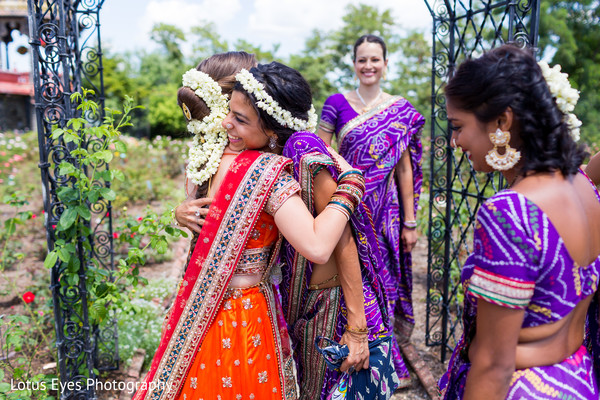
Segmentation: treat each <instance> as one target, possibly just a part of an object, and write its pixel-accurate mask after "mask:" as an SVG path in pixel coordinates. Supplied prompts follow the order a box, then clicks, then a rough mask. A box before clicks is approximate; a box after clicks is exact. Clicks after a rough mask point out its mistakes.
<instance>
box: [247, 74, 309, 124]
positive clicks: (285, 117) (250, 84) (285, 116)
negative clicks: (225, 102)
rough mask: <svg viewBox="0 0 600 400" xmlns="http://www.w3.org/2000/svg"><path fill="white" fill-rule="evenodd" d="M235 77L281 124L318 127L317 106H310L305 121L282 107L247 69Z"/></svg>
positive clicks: (257, 103)
mask: <svg viewBox="0 0 600 400" xmlns="http://www.w3.org/2000/svg"><path fill="white" fill-rule="evenodd" d="M235 79H236V80H237V81H238V82H240V83H241V84H242V87H243V88H244V90H245V91H246V92H248V93H252V94H253V95H254V97H255V98H256V100H257V101H256V106H257V107H258V108H261V109H263V110H264V111H265V112H266V113H267V114H269V115H270V116H271V117H273V119H274V120H275V121H277V122H278V123H279V124H280V125H281V126H283V127H286V128H290V129H293V130H295V131H310V132H315V130H316V129H317V118H318V117H317V114H316V113H315V107H314V106H313V105H311V106H310V110H309V111H308V120H307V121H305V120H303V119H300V118H295V117H293V116H292V113H291V112H289V111H288V110H284V109H283V108H281V106H280V105H279V103H278V102H276V101H275V100H274V99H273V98H272V97H271V96H270V95H269V94H268V93H267V92H266V90H265V87H264V86H263V84H262V83H260V82H259V81H257V80H256V78H255V77H254V76H253V75H252V74H251V73H250V72H248V71H247V70H245V69H242V70H241V71H240V72H239V73H238V74H237V75H236V76H235Z"/></svg>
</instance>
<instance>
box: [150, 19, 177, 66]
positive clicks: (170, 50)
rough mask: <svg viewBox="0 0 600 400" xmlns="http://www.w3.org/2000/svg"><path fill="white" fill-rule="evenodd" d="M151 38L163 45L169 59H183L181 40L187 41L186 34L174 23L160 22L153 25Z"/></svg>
mask: <svg viewBox="0 0 600 400" xmlns="http://www.w3.org/2000/svg"><path fill="white" fill-rule="evenodd" d="M150 39H152V40H154V41H155V42H156V43H158V44H160V45H161V46H162V49H163V51H164V52H165V54H166V55H167V57H169V59H171V60H174V61H178V62H181V61H182V60H183V53H182V52H181V49H180V46H181V42H183V41H185V35H184V33H183V31H182V30H181V29H179V28H177V27H176V26H174V25H169V24H163V23H158V24H155V25H154V26H153V27H152V31H151V32H150Z"/></svg>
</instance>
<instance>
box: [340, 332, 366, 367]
mask: <svg viewBox="0 0 600 400" xmlns="http://www.w3.org/2000/svg"><path fill="white" fill-rule="evenodd" d="M340 344H341V345H344V344H345V345H347V346H348V350H349V351H350V353H349V354H348V357H346V359H345V360H344V362H343V363H342V366H341V367H340V370H341V371H342V372H348V370H350V369H351V367H354V370H353V371H350V372H354V371H360V370H361V369H363V368H364V369H366V368H369V341H368V340H367V335H364V336H363V335H357V334H355V333H351V332H348V331H346V332H344V334H343V335H342V339H341V340H340Z"/></svg>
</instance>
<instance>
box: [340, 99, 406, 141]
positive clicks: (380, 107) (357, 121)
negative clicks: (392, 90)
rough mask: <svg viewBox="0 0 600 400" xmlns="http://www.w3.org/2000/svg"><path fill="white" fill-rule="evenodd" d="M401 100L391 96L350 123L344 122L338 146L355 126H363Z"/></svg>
mask: <svg viewBox="0 0 600 400" xmlns="http://www.w3.org/2000/svg"><path fill="white" fill-rule="evenodd" d="M401 98H402V96H392V97H390V98H389V99H387V100H386V101H384V102H382V103H381V104H379V105H378V106H377V107H374V108H372V109H370V110H369V111H367V112H365V113H364V114H360V115H357V116H356V117H355V118H352V119H351V120H350V121H348V122H346V124H345V125H344V126H343V127H342V129H340V133H338V142H339V145H340V146H341V145H342V142H343V140H344V138H345V137H346V135H347V134H348V133H349V132H350V131H352V130H353V129H354V128H356V127H357V126H359V125H362V124H364V123H365V122H367V121H368V120H370V119H371V118H373V116H375V115H377V114H379V113H380V112H382V111H383V110H386V109H387V108H389V107H391V106H392V105H393V104H394V103H396V102H397V101H398V100H400V99H401Z"/></svg>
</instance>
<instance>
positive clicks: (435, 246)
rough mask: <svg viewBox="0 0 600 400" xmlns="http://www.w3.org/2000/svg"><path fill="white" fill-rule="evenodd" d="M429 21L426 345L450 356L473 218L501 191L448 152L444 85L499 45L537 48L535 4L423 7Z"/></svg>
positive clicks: (473, 2) (433, 1)
mask: <svg viewBox="0 0 600 400" xmlns="http://www.w3.org/2000/svg"><path fill="white" fill-rule="evenodd" d="M425 3H426V4H427V7H428V8H429V11H430V13H431V16H432V18H433V32H432V33H433V46H432V48H433V52H432V71H431V154H430V165H429V167H430V202H429V232H428V242H429V243H428V253H427V262H428V267H427V289H428V290H427V316H426V324H427V326H426V338H425V339H426V344H427V345H428V346H441V351H440V354H441V355H440V357H441V361H442V362H444V361H445V359H446V351H447V350H449V351H452V350H453V348H454V346H455V344H456V342H457V340H458V339H459V337H460V334H461V333H462V324H461V321H462V295H463V293H462V288H461V285H460V270H461V268H462V265H463V262H464V261H465V259H466V256H467V255H468V254H469V252H470V251H471V244H472V243H471V240H472V227H473V224H474V221H475V217H476V212H477V209H478V208H479V206H480V205H481V203H483V201H485V199H486V198H488V197H489V196H491V195H493V194H494V193H495V192H497V191H498V189H500V188H502V187H503V186H504V182H503V180H502V176H501V175H500V174H498V173H491V174H481V173H476V172H475V171H474V170H473V168H472V165H471V163H470V161H469V159H468V158H467V157H465V154H462V153H454V152H453V151H452V148H451V147H450V143H449V139H450V136H451V132H450V129H449V128H448V123H447V118H446V110H445V97H444V94H443V88H444V84H445V83H446V82H447V80H448V78H449V77H451V76H452V74H453V73H454V70H455V68H456V67H457V66H458V64H460V62H461V61H463V60H464V59H466V58H468V57H472V56H477V55H478V54H481V53H483V52H484V51H485V50H488V49H491V48H494V47H496V46H498V45H499V44H502V43H504V42H517V43H519V44H520V45H522V46H530V47H533V48H535V46H536V45H537V39H538V25H539V10H540V0H502V1H500V0H488V1H485V0H468V1H467V0H464V1H463V0H425Z"/></svg>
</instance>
